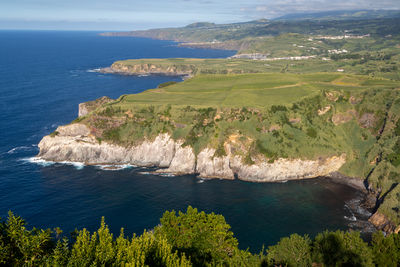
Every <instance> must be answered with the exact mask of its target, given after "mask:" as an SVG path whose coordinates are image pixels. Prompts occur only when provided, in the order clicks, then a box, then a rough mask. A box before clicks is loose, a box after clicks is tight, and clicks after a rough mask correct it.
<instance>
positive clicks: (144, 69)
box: [100, 62, 195, 76]
mask: <svg viewBox="0 0 400 267" xmlns="http://www.w3.org/2000/svg"><path fill="white" fill-rule="evenodd" d="M194 71H195V67H194V66H192V65H165V66H161V65H160V66H159V65H156V64H148V63H143V64H124V63H121V62H115V63H113V64H112V65H111V67H108V68H102V69H100V72H102V73H114V74H124V75H148V74H162V75H171V76H188V75H189V76H191V75H192V74H193V73H194Z"/></svg>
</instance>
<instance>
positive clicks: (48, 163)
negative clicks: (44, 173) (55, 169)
mask: <svg viewBox="0 0 400 267" xmlns="http://www.w3.org/2000/svg"><path fill="white" fill-rule="evenodd" d="M22 161H25V162H29V163H33V164H38V165H40V166H43V167H47V166H51V165H54V164H65V165H72V166H74V167H75V169H77V170H82V169H83V168H84V167H85V164H83V163H81V162H72V161H60V162H55V161H51V160H44V159H42V158H39V157H30V158H24V159H22Z"/></svg>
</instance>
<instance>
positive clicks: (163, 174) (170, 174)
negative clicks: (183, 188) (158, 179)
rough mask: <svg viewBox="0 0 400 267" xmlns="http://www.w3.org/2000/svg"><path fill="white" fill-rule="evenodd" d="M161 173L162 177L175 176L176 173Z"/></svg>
mask: <svg viewBox="0 0 400 267" xmlns="http://www.w3.org/2000/svg"><path fill="white" fill-rule="evenodd" d="M159 175H160V176H162V177H175V174H172V173H160V174H159Z"/></svg>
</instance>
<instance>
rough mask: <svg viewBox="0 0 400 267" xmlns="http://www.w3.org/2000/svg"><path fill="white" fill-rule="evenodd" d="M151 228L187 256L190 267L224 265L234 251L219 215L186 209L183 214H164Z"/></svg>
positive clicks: (235, 241)
mask: <svg viewBox="0 0 400 267" xmlns="http://www.w3.org/2000/svg"><path fill="white" fill-rule="evenodd" d="M160 222H161V225H160V226H159V227H157V228H156V229H155V233H156V236H157V237H160V236H164V237H165V238H166V239H167V240H168V242H169V243H170V244H171V245H172V246H173V248H174V249H176V250H177V251H178V252H179V253H185V254H186V255H188V256H190V259H191V261H192V263H193V264H194V265H205V264H209V263H213V264H222V263H227V262H228V261H229V260H230V258H231V257H232V256H233V255H234V253H235V252H236V251H237V250H238V248H237V246H238V241H237V240H236V238H234V237H233V233H232V232H231V231H230V230H229V229H230V226H229V224H227V223H226V221H225V218H224V217H223V216H222V215H216V214H214V213H211V214H206V213H204V212H198V211H197V209H194V208H192V207H191V206H189V207H188V208H187V211H186V213H182V212H179V213H178V216H176V212H175V211H171V212H169V211H166V212H165V213H164V215H163V217H162V218H161V220H160Z"/></svg>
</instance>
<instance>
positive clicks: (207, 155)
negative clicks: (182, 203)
mask: <svg viewBox="0 0 400 267" xmlns="http://www.w3.org/2000/svg"><path fill="white" fill-rule="evenodd" d="M214 153H215V149H210V148H206V149H204V150H202V151H201V152H200V153H199V155H198V156H197V173H199V176H200V177H203V178H221V177H223V178H224V179H235V176H234V173H233V170H232V169H231V168H230V166H229V157H228V156H224V157H222V158H218V157H214Z"/></svg>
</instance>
